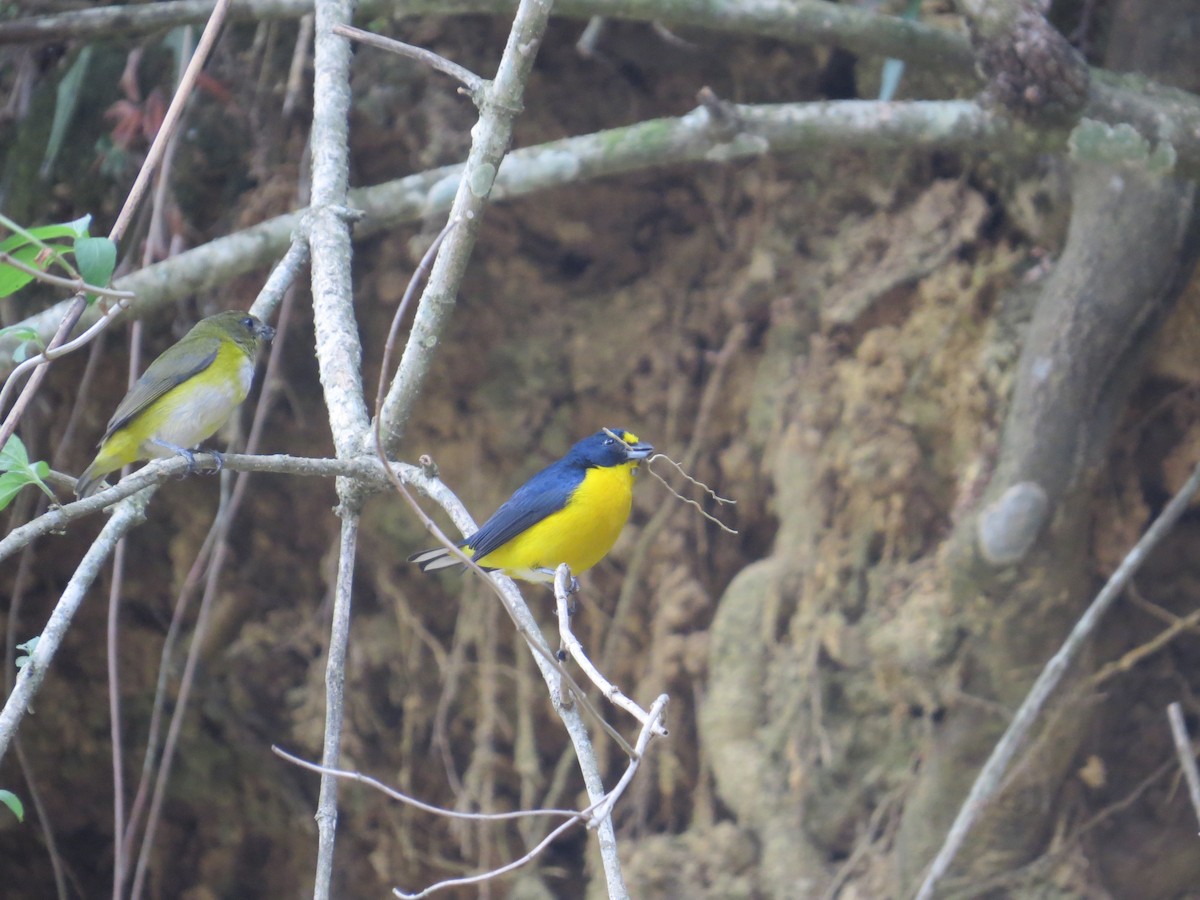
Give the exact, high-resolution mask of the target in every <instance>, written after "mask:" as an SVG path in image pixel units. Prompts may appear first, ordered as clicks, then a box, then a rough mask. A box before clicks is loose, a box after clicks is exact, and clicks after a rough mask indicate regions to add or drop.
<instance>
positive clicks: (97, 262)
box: [75, 237, 117, 300]
mask: <svg viewBox="0 0 1200 900" xmlns="http://www.w3.org/2000/svg"><path fill="white" fill-rule="evenodd" d="M75 264H76V265H77V266H78V267H79V274H80V275H82V276H83V280H84V281H86V282H87V283H88V284H92V285H95V286H96V287H108V282H109V281H110V280H111V279H112V275H113V270H114V269H116V267H117V245H116V244H114V243H113V242H112V241H111V240H109V239H108V238H94V237H83V238H77V239H76V240H75ZM88 299H89V300H92V299H95V297H94V295H91V294H89V295H88Z"/></svg>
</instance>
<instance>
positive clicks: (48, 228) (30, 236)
mask: <svg viewBox="0 0 1200 900" xmlns="http://www.w3.org/2000/svg"><path fill="white" fill-rule="evenodd" d="M91 224H92V217H91V215H90V214H89V215H85V216H80V217H79V218H78V219H76V220H75V221H73V222H62V223H59V224H57V225H38V226H37V227H36V228H21V226H19V225H17V224H16V223H15V222H12V221H11V220H9V219H6V218H3V217H0V225H4V226H5V227H6V228H8V229H9V230H10V231H15V232H16V234H13V235H11V236H9V237H7V238H5V239H4V240H3V241H0V252H4V253H11V252H12V251H13V250H15V249H16V248H17V247H24V246H25V245H26V244H35V245H36V244H37V242H38V241H42V242H44V243H49V242H50V241H56V240H58V239H59V238H70V239H71V240H75V238H81V237H87V236H88V227H89V226H90V225H91Z"/></svg>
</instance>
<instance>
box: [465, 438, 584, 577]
mask: <svg viewBox="0 0 1200 900" xmlns="http://www.w3.org/2000/svg"><path fill="white" fill-rule="evenodd" d="M584 471H585V470H584V469H582V468H578V467H576V466H571V465H567V464H564V462H563V461H561V460H560V461H559V462H557V463H554V464H553V465H551V466H549V467H547V468H545V469H542V471H540V472H538V473H537V474H536V475H534V476H533V477H532V478H530V479H529V480H528V481H527V482H525V483H524V484H523V485H521V487H519V488H517V490H516V493H514V494H513V495H512V496H511V497H509V498H508V500H507V501H505V503H504V505H503V506H501V507H500V508H499V509H498V510H496V511H495V512H494V513H492V517H491V518H490V519H488V520H487V521H486V522H484V523H483V526H482V527H481V528H480V529H479V530H478V531H477V532H475V533H474V534H473V535H471V536H470V537H469V538H467V539H466V540H465V541H464V542H463V546H468V547H470V548H471V550H472V551H474V552H473V554H472V555H473V556H474V558H475V559H482V558H483V557H485V556H487V555H488V554H489V553H491V552H492V551H493V550H495V549H496V548H497V547H500V546H503V545H504V544H507V543H508V542H509V541H511V540H512V539H513V538H515V537H516V536H517V535H518V534H520V533H521V532H522V531H524V530H525V529H527V528H531V527H532V526H534V525H536V524H537V523H538V522H540V521H542V519H544V518H546V516H548V515H550V514H551V513H556V512H558V511H559V510H560V509H562V508H563V507H564V506H566V505H567V501H568V500H570V499H571V494H573V493H574V492H575V489H576V488H577V487H579V485H580V484H581V483H582V482H583V475H584Z"/></svg>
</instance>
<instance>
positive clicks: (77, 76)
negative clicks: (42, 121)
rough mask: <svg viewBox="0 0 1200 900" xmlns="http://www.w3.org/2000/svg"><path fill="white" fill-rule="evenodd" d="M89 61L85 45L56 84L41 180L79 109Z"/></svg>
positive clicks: (87, 49)
mask: <svg viewBox="0 0 1200 900" xmlns="http://www.w3.org/2000/svg"><path fill="white" fill-rule="evenodd" d="M91 61H92V45H91V44H86V45H85V46H84V48H83V49H82V50H80V51H79V55H78V56H77V57H75V62H73V63H71V68H69V69H68V70H67V74H66V75H64V76H63V78H62V81H60V82H59V83H58V93H57V95H56V96H55V100H54V120H53V121H52V122H51V123H50V137H49V139H48V140H47V141H46V153H45V155H44V156H43V157H42V167H41V169H39V170H38V174H39V175H41V176H42V178H46V177H48V176H49V175H50V170H51V169H53V168H54V160H56V159H57V158H58V151H59V150H61V149H62V143H63V138H64V137H66V135H67V127H68V126H69V125H70V124H71V120H72V119H73V118H75V110H76V109H78V107H79V95H80V89H81V88H82V87H83V79H84V76H85V75H87V70H88V66H89V64H90V63H91Z"/></svg>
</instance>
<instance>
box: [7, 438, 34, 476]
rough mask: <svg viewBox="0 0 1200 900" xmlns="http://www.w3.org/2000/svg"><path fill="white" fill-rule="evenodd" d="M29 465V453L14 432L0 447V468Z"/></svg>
mask: <svg viewBox="0 0 1200 900" xmlns="http://www.w3.org/2000/svg"><path fill="white" fill-rule="evenodd" d="M28 466H29V453H28V451H27V450H26V449H25V444H24V443H22V441H21V439H20V438H19V437H17V436H16V435H15V434H14V435H13V436H12V437H10V438H9V439H8V441H7V442H6V443H5V445H4V448H3V449H0V470H4V471H9V470H11V469H23V468H28Z"/></svg>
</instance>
